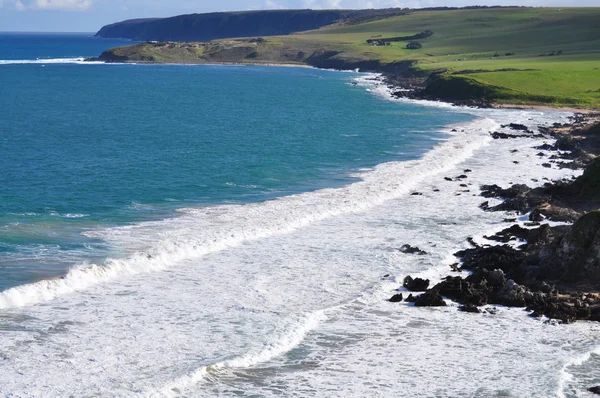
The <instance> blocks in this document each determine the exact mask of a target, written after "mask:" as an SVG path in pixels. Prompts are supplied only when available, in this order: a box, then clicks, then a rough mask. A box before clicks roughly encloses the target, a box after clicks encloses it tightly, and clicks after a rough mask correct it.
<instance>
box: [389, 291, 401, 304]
mask: <svg viewBox="0 0 600 398" xmlns="http://www.w3.org/2000/svg"><path fill="white" fill-rule="evenodd" d="M402 299H403V297H402V293H398V294H394V295H393V296H392V297H391V298H390V302H391V303H399V302H401V301H402Z"/></svg>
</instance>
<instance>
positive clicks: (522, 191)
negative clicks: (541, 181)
mask: <svg viewBox="0 0 600 398" xmlns="http://www.w3.org/2000/svg"><path fill="white" fill-rule="evenodd" d="M480 188H481V196H483V197H485V198H508V199H512V198H517V197H523V196H525V195H526V194H527V193H529V192H530V191H531V188H529V187H528V186H527V185H525V184H514V185H512V186H511V187H509V188H506V189H504V188H501V187H499V186H498V185H496V184H493V185H482V186H481V187H480Z"/></svg>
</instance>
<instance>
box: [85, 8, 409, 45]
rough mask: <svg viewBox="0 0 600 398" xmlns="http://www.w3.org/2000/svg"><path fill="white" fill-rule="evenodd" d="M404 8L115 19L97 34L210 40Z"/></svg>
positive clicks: (375, 15)
mask: <svg viewBox="0 0 600 398" xmlns="http://www.w3.org/2000/svg"><path fill="white" fill-rule="evenodd" d="M403 12H404V11H402V10H401V9H398V8H394V9H383V10H265V11H237V12H213V13H206V14H188V15H178V16H175V17H170V18H150V19H132V20H127V21H123V22H117V23H114V24H111V25H107V26H104V27H103V28H102V29H100V30H99V31H98V33H96V36H99V37H113V38H126V39H132V40H148V41H209V40H215V39H221V38H225V37H248V36H274V35H287V34H290V33H293V32H300V31H305V30H311V29H318V28H320V27H323V26H325V25H330V24H332V23H335V22H340V21H361V20H369V19H374V18H379V17H384V16H393V15H400V14H402V13H403Z"/></svg>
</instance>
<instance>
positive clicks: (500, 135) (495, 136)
mask: <svg viewBox="0 0 600 398" xmlns="http://www.w3.org/2000/svg"><path fill="white" fill-rule="evenodd" d="M519 137H521V136H520V135H515V134H506V133H500V132H498V131H494V132H493V133H492V138H493V139H495V140H497V139H502V140H506V139H508V138H519Z"/></svg>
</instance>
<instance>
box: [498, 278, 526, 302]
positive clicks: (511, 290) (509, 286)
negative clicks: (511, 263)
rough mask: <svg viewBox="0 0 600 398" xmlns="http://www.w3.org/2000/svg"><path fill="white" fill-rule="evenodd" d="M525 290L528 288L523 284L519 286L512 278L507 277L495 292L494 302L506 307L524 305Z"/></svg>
mask: <svg viewBox="0 0 600 398" xmlns="http://www.w3.org/2000/svg"><path fill="white" fill-rule="evenodd" d="M527 292H528V290H527V288H526V287H525V286H521V285H519V284H517V283H516V282H515V281H513V280H512V279H509V280H508V281H507V282H506V283H505V284H504V285H503V286H502V287H501V288H500V289H498V291H497V292H496V294H495V299H494V304H502V305H506V306H508V307H525V304H526V303H527V302H526V294H527Z"/></svg>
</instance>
